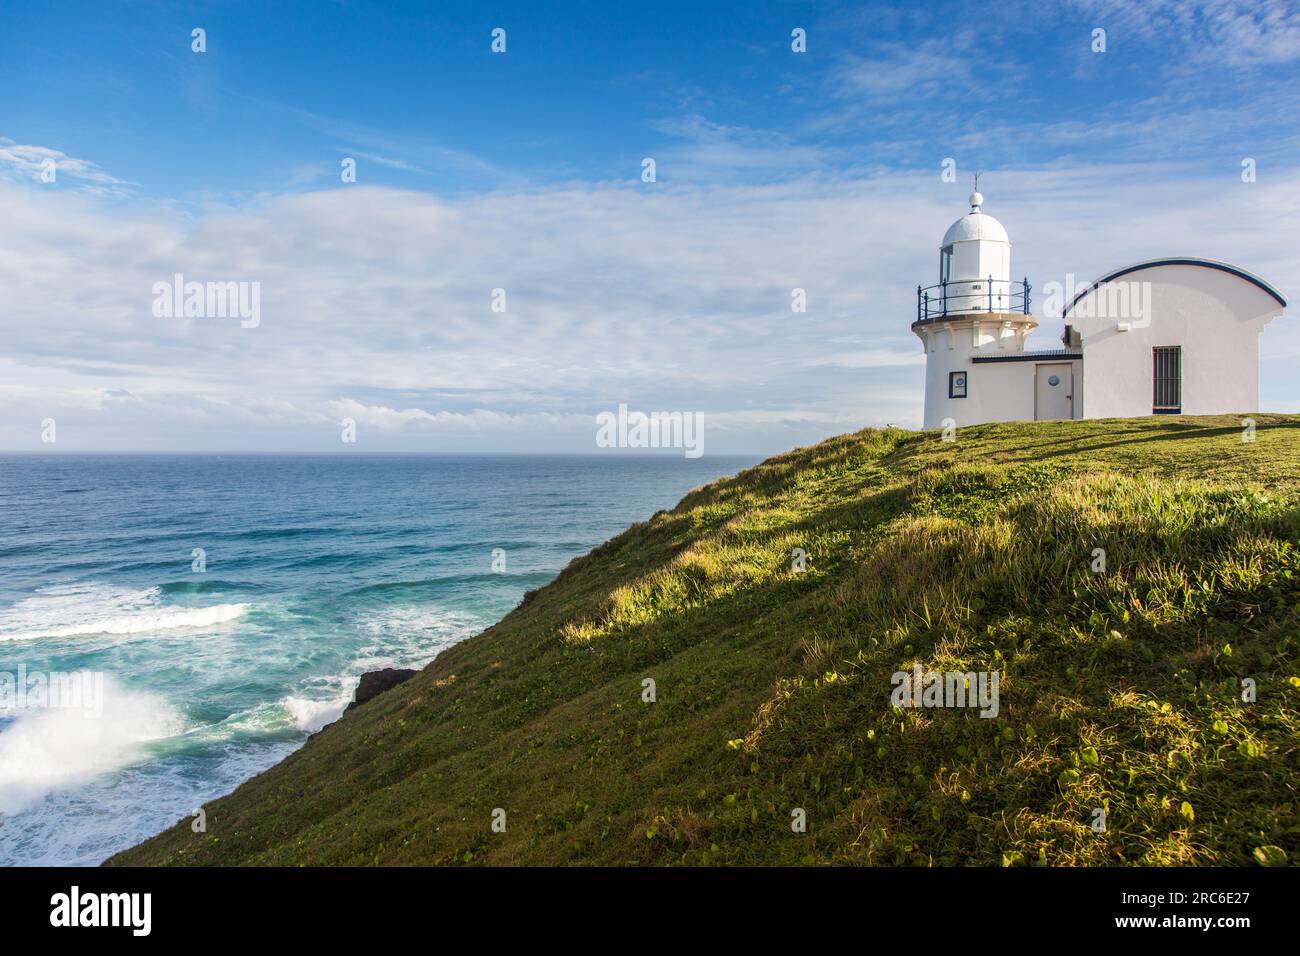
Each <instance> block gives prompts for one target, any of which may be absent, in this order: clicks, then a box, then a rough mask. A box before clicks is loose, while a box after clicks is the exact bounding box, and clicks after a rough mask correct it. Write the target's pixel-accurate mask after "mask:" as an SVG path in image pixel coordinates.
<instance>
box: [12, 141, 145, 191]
mask: <svg viewBox="0 0 1300 956" xmlns="http://www.w3.org/2000/svg"><path fill="white" fill-rule="evenodd" d="M0 175H8V176H9V177H10V178H15V177H16V178H21V179H27V180H35V181H37V182H47V181H52V182H54V183H57V182H58V181H59V180H60V179H61V178H62V179H63V180H64V181H65V182H66V180H67V179H68V178H71V179H72V180H74V181H75V182H76V183H79V184H81V185H88V186H90V187H96V188H97V191H100V192H106V193H115V194H121V195H125V194H126V193H128V192H129V188H128V187H130V186H132V185H133V184H132V183H128V182H125V181H124V180H121V179H118V178H117V177H116V176H112V175H110V174H109V173H108V172H106V171H105V170H103V169H101V168H100V167H99V166H97V165H96V164H95V163H92V162H91V161H90V160H87V159H78V158H76V157H75V156H69V155H68V154H67V153H65V152H63V151H62V150H58V149H52V148H50V147H48V146H32V145H25V144H21V143H16V142H14V141H13V140H12V139H6V138H5V137H2V136H0Z"/></svg>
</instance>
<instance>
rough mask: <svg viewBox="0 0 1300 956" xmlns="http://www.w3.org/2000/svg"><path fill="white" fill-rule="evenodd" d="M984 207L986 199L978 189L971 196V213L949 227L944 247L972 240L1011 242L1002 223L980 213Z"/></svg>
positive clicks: (986, 214)
mask: <svg viewBox="0 0 1300 956" xmlns="http://www.w3.org/2000/svg"><path fill="white" fill-rule="evenodd" d="M982 205H984V197H983V196H982V195H980V192H979V190H978V189H977V190H976V191H975V192H973V193H971V194H970V212H968V213H967V214H966V215H964V216H962V217H961V218H960V219H958V220H957V221H956V222H954V223H953V224H952V225H951V226H949V227H948V231H947V232H945V233H944V234H943V243H942V245H944V246H948V245H951V244H952V243H954V242H966V241H968V240H971V239H982V240H985V241H986V242H1010V241H1011V240H1010V239H1008V238H1007V231H1006V230H1005V229H1004V228H1002V223H1000V222H998V221H997V220H996V219H994V218H993V217H992V216H990V215H989V214H988V213H986V212H981V211H980V207H981V206H982Z"/></svg>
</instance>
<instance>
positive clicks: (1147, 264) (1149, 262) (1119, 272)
mask: <svg viewBox="0 0 1300 956" xmlns="http://www.w3.org/2000/svg"><path fill="white" fill-rule="evenodd" d="M1156 266H1200V267H1201V268H1203V269H1218V270H1219V271H1220V272H1227V273H1230V274H1231V275H1234V276H1236V277H1237V278H1238V279H1245V280H1246V281H1247V282H1249V283H1250V284H1251V285H1254V286H1258V287H1259V288H1260V289H1262V290H1263V291H1264V292H1266V293H1268V294H1269V295H1271V296H1272V297H1273V298H1274V299H1276V300H1277V304H1278V305H1280V306H1282V308H1284V309H1285V308H1286V299H1285V298H1283V296H1282V293H1281V292H1278V291H1277V289H1275V288H1273V287H1272V286H1271V285H1269V284H1268V283H1267V282H1265V281H1264V280H1263V279H1261V278H1260V277H1259V276H1257V275H1255V274H1254V273H1253V272H1247V271H1246V270H1245V269H1241V268H1238V267H1237V266H1234V265H1233V264H1232V263H1230V262H1219V261H1218V260H1217V259H1202V258H1200V257H1199V256H1178V257H1176V258H1172V259H1145V260H1143V261H1142V262H1135V263H1133V264H1132V265H1130V266H1124V268H1122V269H1116V270H1114V271H1113V272H1108V273H1106V274H1105V275H1104V276H1102V277H1101V278H1100V279H1097V280H1096V281H1094V282H1092V283H1091V284H1090V285H1089V286H1088V287H1087V288H1086V289H1084V290H1083V291H1082V292H1080V293H1079V294H1078V295H1076V296H1075V297H1074V298H1073V299H1072V300H1071V301H1070V304H1069V305H1067V306H1066V307H1065V309H1064V311H1063V312H1062V313H1061V318H1065V317H1066V316H1068V315H1069V314H1070V310H1071V309H1073V308H1074V307H1075V306H1076V305H1078V304H1079V300H1080V299H1082V298H1083V297H1084V296H1085V295H1087V294H1088V293H1089V292H1091V291H1092V290H1093V289H1095V288H1097V286H1099V285H1101V284H1102V283H1103V282H1111V281H1113V280H1115V279H1118V278H1119V277H1120V276H1126V275H1128V274H1129V273H1130V272H1137V271H1139V270H1141V269H1153V268H1155V267H1156Z"/></svg>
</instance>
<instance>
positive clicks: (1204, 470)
mask: <svg viewBox="0 0 1300 956" xmlns="http://www.w3.org/2000/svg"><path fill="white" fill-rule="evenodd" d="M1254 417H1255V420H1256V421H1257V422H1258V432H1257V436H1256V440H1255V441H1254V442H1253V443H1247V442H1243V441H1242V427H1241V424H1240V419H1239V417H1236V416H1224V417H1221V418H1184V419H1134V420H1110V421H1089V422H1058V423H1038V424H1034V423H1018V424H998V425H988V426H980V427H975V428H969V429H963V430H961V431H960V432H959V433H958V434H957V436H956V441H955V442H944V441H941V440H940V437H939V435H938V434H937V433H935V432H923V433H916V432H906V431H900V430H888V431H874V430H867V431H862V432H858V433H856V434H852V435H844V436H841V437H839V438H834V439H831V440H829V441H826V442H824V443H822V444H820V445H817V446H815V447H812V448H805V449H800V450H797V451H793V452H790V453H788V454H785V455H782V456H780V457H777V458H773V459H771V460H769V461H767V462H765V463H763V464H762V465H759V466H757V467H755V468H752V469H750V470H748V471H746V472H743V473H742V474H740V475H737V476H735V477H733V478H727V479H723V480H720V481H717V482H714V483H713V484H711V485H708V486H706V487H704V488H700V489H697V490H696V491H693V492H691V493H690V494H689V495H687V496H686V498H685V499H683V500H682V502H681V503H680V504H679V505H678V506H677V507H676V508H674V509H673V510H672V511H669V512H660V513H659V514H657V515H655V516H654V517H653V518H651V519H650V520H649V521H646V522H644V523H641V524H638V525H635V526H633V527H632V528H630V529H628V530H627V531H626V532H625V533H623V534H621V535H619V536H618V537H616V538H614V539H613V540H611V541H609V542H607V543H606V544H604V545H602V546H600V547H598V548H596V549H595V550H594V551H592V552H591V553H590V554H588V555H586V556H584V557H581V558H578V559H577V560H575V561H574V562H573V563H572V564H570V566H569V567H568V568H567V569H565V571H564V572H563V573H562V574H561V575H560V576H559V577H558V578H557V579H556V580H555V581H554V582H553V583H552V584H550V585H549V586H547V587H545V588H542V589H541V590H540V591H537V592H535V593H532V594H531V595H529V596H528V597H527V598H526V599H525V601H524V602H523V603H522V604H521V605H520V607H518V608H517V609H516V610H515V611H513V612H512V613H511V614H510V615H509V616H507V617H506V618H505V619H504V620H503V621H501V622H500V623H499V624H497V625H496V626H494V627H492V628H491V629H489V630H488V631H486V632H484V633H483V634H481V635H479V636H477V637H475V638H472V639H471V640H468V641H465V642H464V643H462V644H460V645H458V646H456V647H454V648H451V649H450V650H448V651H446V652H444V653H443V654H441V655H440V656H439V657H438V659H437V660H436V661H434V662H433V663H432V664H431V665H430V666H429V667H428V668H427V669H426V670H424V671H423V672H422V673H421V674H419V675H418V676H417V677H415V678H414V679H413V680H411V681H410V682H408V683H406V684H404V685H402V686H400V687H398V688H396V689H394V690H392V691H389V692H388V693H385V694H383V695H381V696H380V697H378V698H376V699H375V700H373V701H371V702H369V703H367V704H365V705H364V706H362V707H359V708H356V709H354V710H353V711H352V712H350V713H348V714H347V715H345V716H344V717H343V718H342V719H341V720H339V721H338V722H337V723H335V724H333V725H331V726H329V727H328V728H326V729H325V730H324V731H323V732H322V733H321V734H319V735H318V736H316V737H314V738H313V739H312V740H310V741H308V742H307V744H306V745H305V746H304V747H303V748H302V749H301V750H300V751H298V752H297V753H295V754H293V755H292V756H290V757H289V758H288V759H286V760H285V761H284V762H283V763H281V764H280V765H278V766H276V767H274V768H272V769H271V770H269V771H267V772H266V773H263V774H261V775H260V776H258V777H257V778H255V779H253V780H250V781H249V782H248V783H246V784H244V785H243V786H241V787H240V788H239V789H238V790H236V791H235V792H234V793H233V794H231V795H229V796H227V797H224V798H222V799H220V800H216V801H214V802H213V803H211V804H209V805H208V806H207V808H206V811H207V826H208V830H207V832H206V833H194V832H192V831H191V829H190V823H189V820H188V819H186V820H184V821H181V822H180V823H178V824H177V825H176V826H175V827H173V828H172V829H170V830H168V831H166V832H164V833H162V834H160V835H158V836H157V837H154V838H153V839H151V840H149V841H147V842H146V843H144V844H142V845H140V846H138V847H136V848H134V849H132V850H129V851H127V852H125V853H122V854H120V855H119V856H117V857H115V858H114V860H113V861H112V862H113V863H117V864H484V863H486V864H565V863H604V864H679V863H686V864H797V863H863V864H913V865H925V864H968V863H974V864H990V865H1002V864H1019V863H1025V864H1034V863H1046V864H1051V865H1070V864H1155V865H1160V864H1234V865H1235V864H1240V865H1255V864H1257V863H1266V864H1275V863H1291V864H1294V863H1296V862H1300V662H1298V661H1297V652H1298V651H1300V418H1297V417H1287V416H1275V415H1256V416H1254ZM796 548H801V549H803V551H804V552H806V555H807V558H806V570H804V571H803V572H799V571H796V570H792V567H791V565H792V560H791V554H792V551H793V549H796ZM1096 548H1104V549H1105V551H1106V571H1105V573H1101V574H1098V573H1094V572H1093V570H1092V568H1091V567H1090V564H1091V562H1092V560H1093V552H1094V549H1096ZM916 663H919V664H920V665H921V666H922V667H923V668H924V669H925V670H939V671H960V672H968V671H997V672H999V673H1000V675H1001V683H1000V707H999V712H998V715H997V717H995V718H990V719H984V718H981V717H980V716H979V715H978V713H977V712H975V711H972V710H968V709H926V708H915V707H895V706H893V705H892V703H891V692H892V690H893V687H892V684H891V675H892V674H893V673H894V672H896V671H909V670H911V668H912V667H913V665H914V664H916ZM645 678H652V679H653V680H654V682H655V691H656V698H657V699H656V700H655V702H653V703H649V702H645V701H643V680H644V679H645ZM1244 678H1250V679H1252V680H1253V681H1254V682H1255V687H1256V693H1257V699H1256V700H1255V701H1254V702H1253V703H1244V702H1243V701H1242V699H1241V695H1242V690H1243V679H1244ZM1099 807H1100V808H1104V809H1105V810H1106V823H1107V827H1106V830H1105V832H1095V831H1094V830H1093V828H1092V827H1091V826H1090V824H1091V822H1092V821H1093V819H1094V810H1095V808H1099ZM496 808H502V809H504V810H505V811H506V828H505V832H504V833H500V832H494V831H493V829H492V821H493V811H494V809H496ZM796 809H802V810H803V811H804V813H805V814H806V820H807V832H805V833H796V832H793V830H792V825H791V823H792V811H794V810H796Z"/></svg>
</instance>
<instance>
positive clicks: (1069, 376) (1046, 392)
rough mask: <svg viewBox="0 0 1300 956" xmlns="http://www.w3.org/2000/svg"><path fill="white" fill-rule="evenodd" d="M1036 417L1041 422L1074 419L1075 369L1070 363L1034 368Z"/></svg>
mask: <svg viewBox="0 0 1300 956" xmlns="http://www.w3.org/2000/svg"><path fill="white" fill-rule="evenodd" d="M1034 417H1035V418H1036V419H1038V420H1039V421H1049V420H1054V419H1058V418H1073V417H1074V369H1073V367H1072V366H1071V365H1070V364H1069V363H1068V362H1067V363H1066V364H1064V365H1037V366H1035V367H1034Z"/></svg>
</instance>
